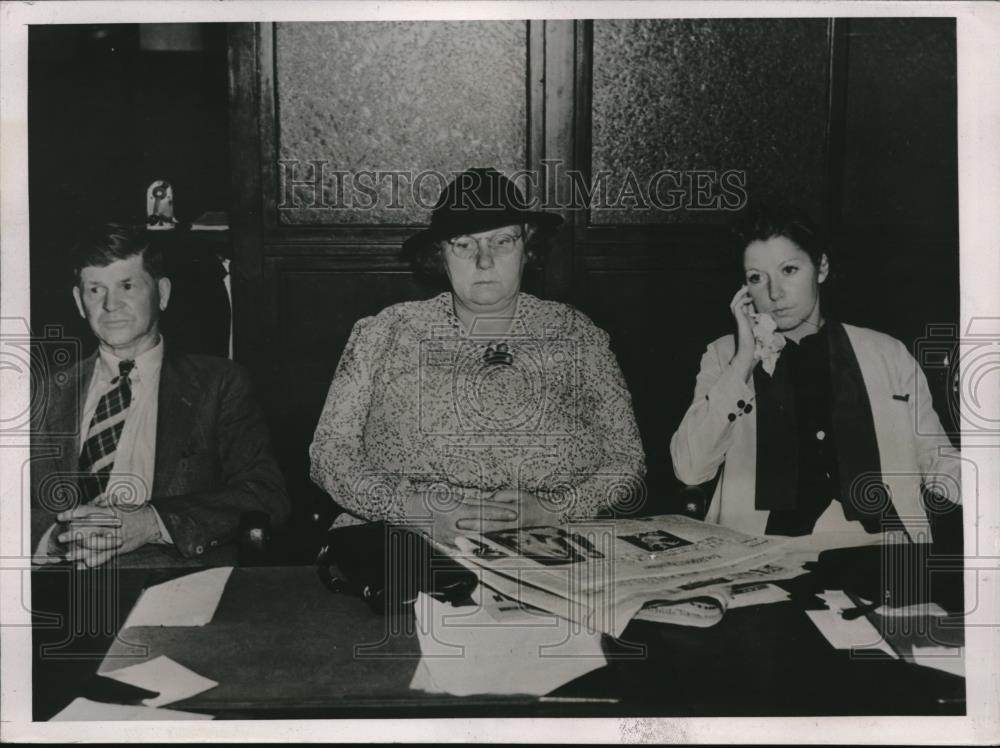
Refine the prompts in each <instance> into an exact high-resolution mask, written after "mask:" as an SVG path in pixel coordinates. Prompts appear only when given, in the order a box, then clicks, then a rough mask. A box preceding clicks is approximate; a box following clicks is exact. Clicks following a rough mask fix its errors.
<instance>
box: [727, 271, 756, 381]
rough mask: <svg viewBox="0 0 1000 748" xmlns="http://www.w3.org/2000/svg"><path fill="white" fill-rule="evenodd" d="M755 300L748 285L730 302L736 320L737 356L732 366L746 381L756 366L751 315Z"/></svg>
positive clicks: (730, 308) (744, 285)
mask: <svg viewBox="0 0 1000 748" xmlns="http://www.w3.org/2000/svg"><path fill="white" fill-rule="evenodd" d="M753 310H754V307H753V299H752V298H750V287H749V286H747V285H746V284H743V285H742V286H740V290H739V291H737V292H736V295H735V296H733V300H732V301H730V302H729V311H731V312H732V313H733V318H734V319H735V320H736V355H735V356H733V361H732V365H733V366H735V367H737V370H738V371H739V372H740V374H741V375H742V376H743V380H744V381H746V380H747V379H748V378H749V376H750V372H751V371H753V366H754V363H755V362H754V347H755V341H754V337H753V320H752V319H751V318H750V315H751V314H752V313H753Z"/></svg>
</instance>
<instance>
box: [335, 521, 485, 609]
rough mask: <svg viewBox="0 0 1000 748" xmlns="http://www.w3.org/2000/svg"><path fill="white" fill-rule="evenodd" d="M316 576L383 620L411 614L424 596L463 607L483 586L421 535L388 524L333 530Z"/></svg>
mask: <svg viewBox="0 0 1000 748" xmlns="http://www.w3.org/2000/svg"><path fill="white" fill-rule="evenodd" d="M316 571H317V573H318V574H319V578H320V581H322V582H323V584H324V586H326V588H327V589H329V590H331V591H332V592H345V593H348V594H353V595H357V596H358V597H361V598H362V599H363V600H365V602H367V603H368V605H369V606H370V607H371V608H372V610H374V611H375V612H377V613H380V614H384V615H398V614H400V613H405V612H408V610H409V608H410V606H411V604H412V603H413V601H414V600H416V598H417V594H418V593H420V592H424V593H427V594H429V595H432V596H434V597H436V598H437V599H439V600H445V601H448V602H451V603H457V602H460V601H462V600H465V599H467V598H468V597H469V595H470V594H471V593H472V591H473V590H474V589H475V587H476V584H477V583H478V581H479V580H478V578H477V577H476V575H475V574H473V573H472V572H471V571H469V570H468V569H466V568H465V567H464V566H462V565H461V564H459V563H458V562H457V561H455V560H454V559H453V558H451V557H450V556H448V555H446V554H445V553H443V552H441V551H439V550H437V549H435V548H434V547H433V546H432V545H431V544H430V543H429V542H428V540H427V539H426V538H425V537H424V536H423V535H422V534H421V533H419V532H416V531H415V530H410V529H408V528H405V527H397V526H395V525H387V524H385V523H384V522H371V523H368V524H364V525H349V526H347V527H338V528H335V529H333V530H330V531H329V532H328V533H327V536H326V540H325V542H324V544H323V548H322V550H320V553H319V558H318V559H317V560H316Z"/></svg>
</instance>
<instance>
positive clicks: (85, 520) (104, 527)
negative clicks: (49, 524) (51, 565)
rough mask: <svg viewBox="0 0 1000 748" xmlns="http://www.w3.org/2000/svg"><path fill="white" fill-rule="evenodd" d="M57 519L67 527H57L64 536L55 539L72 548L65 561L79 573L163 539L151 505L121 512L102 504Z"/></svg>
mask: <svg viewBox="0 0 1000 748" xmlns="http://www.w3.org/2000/svg"><path fill="white" fill-rule="evenodd" d="M56 519H57V520H58V521H59V522H60V523H63V524H64V525H66V527H65V528H62V527H59V526H57V527H59V530H60V532H59V534H58V536H57V537H56V538H55V539H56V540H57V541H58V542H59V543H64V544H66V545H67V546H68V548H69V550H68V552H67V553H66V555H65V558H66V560H67V561H71V562H74V563H75V564H76V567H77V568H78V569H85V568H93V567H95V566H100V565H102V564H105V563H107V562H108V560H109V559H111V558H112V557H113V556H116V555H118V554H119V553H129V552H130V551H134V550H135V549H136V548H139V547H141V546H143V545H145V544H146V543H151V542H153V541H155V540H156V539H157V538H159V536H160V528H159V525H158V524H157V522H156V515H155V514H154V512H153V507H151V506H150V505H148V504H145V505H143V506H141V507H127V508H118V507H114V506H110V505H108V504H107V503H106V502H103V501H100V500H98V501H97V502H95V503H93V504H88V505H87V506H81V507H77V508H76V509H71V510H69V511H66V512H62V513H60V514H59V515H58V516H57V517H56ZM53 534H55V533H53Z"/></svg>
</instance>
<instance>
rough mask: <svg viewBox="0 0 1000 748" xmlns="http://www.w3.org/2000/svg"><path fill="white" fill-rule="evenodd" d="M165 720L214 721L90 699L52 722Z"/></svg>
mask: <svg viewBox="0 0 1000 748" xmlns="http://www.w3.org/2000/svg"><path fill="white" fill-rule="evenodd" d="M165 719H170V720H174V719H212V715H211V714H198V713H197V712H180V711H177V710H176V709H156V708H154V707H151V706H124V705H122V704H105V703H103V702H100V701H91V700H90V699H84V698H79V699H74V700H73V701H72V703H70V705H69V706H67V707H66V708H65V709H63V710H62V711H61V712H59V714H57V715H56V716H54V717H53V718H52V719H51V720H49V721H50V722H92V721H95V720H100V721H104V720H108V721H121V720H133V721H141V722H157V721H160V720H165Z"/></svg>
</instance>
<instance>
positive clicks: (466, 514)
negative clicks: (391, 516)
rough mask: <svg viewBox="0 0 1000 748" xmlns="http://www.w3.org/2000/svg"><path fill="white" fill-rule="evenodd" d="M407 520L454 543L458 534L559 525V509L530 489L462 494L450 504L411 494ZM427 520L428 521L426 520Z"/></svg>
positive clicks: (442, 540) (417, 493)
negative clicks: (478, 494) (479, 494)
mask: <svg viewBox="0 0 1000 748" xmlns="http://www.w3.org/2000/svg"><path fill="white" fill-rule="evenodd" d="M407 520H408V521H410V522H411V523H413V524H415V525H422V526H423V527H422V529H424V531H425V532H428V533H429V534H432V537H433V538H434V539H435V540H437V541H440V542H443V543H446V544H448V545H455V542H454V541H455V538H456V537H457V536H459V535H467V534H477V533H484V532H490V531H492V530H503V529H508V528H514V527H533V526H538V525H561V524H562V522H563V519H562V511H561V510H559V509H558V508H557V507H555V506H552V505H551V503H550V502H547V501H545V500H543V499H540V498H539V497H538V496H537V495H536V494H533V493H531V492H529V491H520V490H517V489H512V488H505V489H502V490H500V491H497V492H496V493H494V494H492V495H489V496H487V497H483V498H478V497H462V498H461V499H457V500H455V501H452V502H450V503H445V502H441V501H436V502H435V501H430V500H429V494H427V493H423V492H416V493H413V494H412V495H411V496H410V501H409V504H408V506H407ZM428 520H429V522H428Z"/></svg>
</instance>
